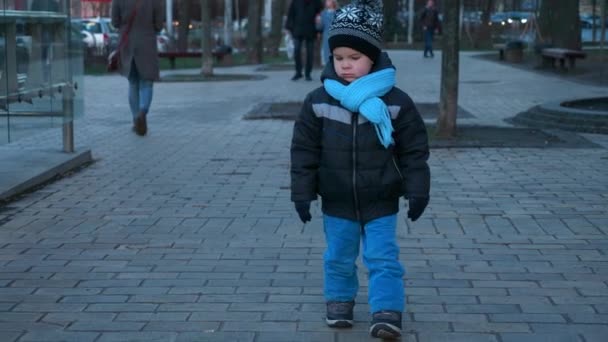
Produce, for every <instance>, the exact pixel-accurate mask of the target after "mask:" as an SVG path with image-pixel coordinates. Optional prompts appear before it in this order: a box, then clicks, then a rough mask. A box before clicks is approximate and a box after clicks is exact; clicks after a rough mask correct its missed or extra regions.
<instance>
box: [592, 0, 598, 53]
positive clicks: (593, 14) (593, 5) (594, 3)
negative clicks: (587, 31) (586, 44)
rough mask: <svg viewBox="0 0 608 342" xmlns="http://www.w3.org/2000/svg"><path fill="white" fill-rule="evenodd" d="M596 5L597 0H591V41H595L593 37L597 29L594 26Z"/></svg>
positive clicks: (595, 35)
mask: <svg viewBox="0 0 608 342" xmlns="http://www.w3.org/2000/svg"><path fill="white" fill-rule="evenodd" d="M596 6H597V0H591V42H593V43H595V38H596V37H597V29H596V28H595V15H596V13H597V12H596V10H595V7H596Z"/></svg>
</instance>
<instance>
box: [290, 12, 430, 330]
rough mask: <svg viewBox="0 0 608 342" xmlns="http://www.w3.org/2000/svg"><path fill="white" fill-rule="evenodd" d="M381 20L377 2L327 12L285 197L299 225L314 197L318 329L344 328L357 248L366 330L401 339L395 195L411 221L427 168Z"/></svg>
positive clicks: (424, 145)
mask: <svg viewBox="0 0 608 342" xmlns="http://www.w3.org/2000/svg"><path fill="white" fill-rule="evenodd" d="M382 13H383V12H382V2H381V1H380V0H359V1H357V0H355V1H353V3H352V4H349V5H347V6H345V7H342V8H340V9H338V10H337V11H336V17H335V19H334V21H333V23H332V25H331V28H330V31H329V46H330V48H331V49H332V50H331V51H332V56H333V58H332V60H330V62H329V64H328V65H327V66H326V67H325V69H324V70H323V74H322V75H321V81H322V82H323V86H322V87H319V88H317V89H315V90H313V91H312V92H311V93H309V94H308V96H307V97H306V99H305V101H304V104H303V106H302V110H301V112H300V115H299V117H298V119H297V121H296V123H295V125H294V131H293V138H292V144H291V200H292V201H293V202H294V203H295V208H296V211H297V212H298V215H299V217H300V219H301V220H302V222H304V223H306V222H308V221H310V220H311V219H312V216H311V214H310V204H311V202H312V201H314V200H316V199H317V196H318V195H320V196H321V199H322V211H323V215H324V216H323V224H324V231H325V239H326V242H327V249H326V251H325V254H324V257H323V261H324V291H323V293H324V297H325V300H326V305H327V315H326V318H325V320H326V323H327V325H329V326H330V327H351V326H352V325H353V309H354V306H355V297H356V295H357V291H358V290H359V283H358V278H357V267H356V264H355V261H356V259H357V257H358V255H359V246H360V244H361V243H362V245H363V262H364V264H365V265H366V267H367V269H368V271H369V305H370V311H371V314H372V322H371V326H370V330H369V331H370V334H371V335H372V336H373V337H379V338H388V339H390V338H398V337H399V336H400V335H401V321H402V312H403V310H404V306H405V293H404V291H405V290H404V283H403V274H404V270H403V267H402V266H401V263H400V262H399V247H398V245H397V238H396V229H397V220H398V219H397V213H398V212H399V198H400V197H401V196H405V197H406V198H407V199H408V201H409V210H408V213H407V215H408V217H409V218H410V219H411V220H412V221H416V220H417V219H418V218H419V217H420V216H421V215H422V213H423V212H424V210H425V208H426V206H427V204H428V202H429V191H430V171H429V166H428V164H427V159H428V157H429V146H428V137H427V133H426V128H425V125H424V121H423V120H422V117H421V116H420V114H419V113H418V111H417V109H416V107H415V105H414V102H413V101H412V99H411V98H410V97H409V96H408V95H407V94H406V93H405V92H403V91H402V90H400V89H399V88H397V87H396V86H395V67H394V66H393V64H392V62H391V60H390V58H389V57H388V54H386V53H384V52H382V51H381V44H382V32H383V22H384V17H383V14H382Z"/></svg>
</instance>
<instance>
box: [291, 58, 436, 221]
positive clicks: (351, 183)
mask: <svg viewBox="0 0 608 342" xmlns="http://www.w3.org/2000/svg"><path fill="white" fill-rule="evenodd" d="M384 68H394V67H393V65H392V62H391V61H390V59H389V57H388V55H387V54H386V53H382V54H381V56H380V57H379V58H378V60H377V62H376V64H375V66H374V68H373V69H372V72H375V71H378V70H381V69H384ZM326 78H330V79H336V80H338V81H340V82H343V83H344V81H343V80H341V79H340V78H339V77H338V76H337V75H336V73H335V71H334V67H333V62H330V63H328V64H327V66H326V68H325V70H324V71H323V74H322V76H321V79H322V80H324V79H326ZM382 100H383V101H384V102H385V103H386V104H387V106H388V108H389V111H390V112H391V115H392V118H393V120H392V124H393V128H394V132H393V139H394V140H395V144H393V145H391V146H389V148H388V149H387V148H384V146H382V144H381V143H380V141H379V140H378V137H377V135H376V131H375V129H374V127H373V125H372V124H371V123H370V122H369V121H367V119H365V118H364V117H363V116H362V115H360V114H359V113H351V112H349V111H348V110H346V109H344V108H343V107H342V106H341V105H340V103H339V101H337V100H336V99H334V98H332V97H331V96H330V95H329V94H328V93H327V92H326V91H325V88H323V87H319V88H317V89H316V90H313V91H312V92H311V93H309V94H308V96H307V97H306V100H305V101H304V105H303V107H302V110H301V112H300V114H299V117H298V119H297V121H296V123H295V125H294V130H293V138H292V145H291V200H292V201H294V202H298V201H313V200H316V199H317V194H318V195H320V196H321V198H322V208H323V213H324V214H327V215H330V216H335V217H340V218H345V219H349V220H352V221H358V222H360V223H361V224H365V223H367V222H369V221H371V220H374V219H377V218H380V217H383V216H387V215H392V214H396V213H397V212H398V211H399V197H400V196H402V195H405V196H406V197H428V196H429V190H430V171H429V167H428V164H427V160H428V157H429V147H428V137H427V133H426V128H425V125H424V121H423V120H422V118H421V117H420V114H419V113H418V111H417V109H416V107H415V105H414V103H413V102H412V99H411V98H410V97H409V96H408V95H407V94H406V93H404V92H403V91H401V90H400V89H398V88H396V87H394V88H393V89H392V90H391V91H389V92H388V93H387V94H386V95H385V96H383V97H382Z"/></svg>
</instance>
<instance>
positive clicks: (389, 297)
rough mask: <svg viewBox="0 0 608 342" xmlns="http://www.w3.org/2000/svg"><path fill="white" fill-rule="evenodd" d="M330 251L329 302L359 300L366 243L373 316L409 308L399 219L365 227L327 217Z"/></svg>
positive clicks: (326, 259)
mask: <svg viewBox="0 0 608 342" xmlns="http://www.w3.org/2000/svg"><path fill="white" fill-rule="evenodd" d="M323 223H324V230H325V239H326V241H327V250H326V251H325V255H324V257H323V261H324V269H325V281H324V295H325V299H326V300H327V301H341V302H346V301H351V300H354V299H355V297H356V296H357V290H358V289H359V281H358V279H357V266H356V265H355V260H357V256H358V255H359V245H360V244H361V241H362V242H363V263H364V264H365V266H366V267H367V269H368V271H369V305H370V309H371V312H372V313H374V312H377V311H381V310H392V311H399V312H402V311H403V310H404V306H405V289H404V287H403V274H404V270H403V267H402V266H401V264H400V263H399V247H398V246H397V241H396V227H397V215H391V216H385V217H381V218H379V219H376V220H373V221H371V222H369V223H367V224H366V225H365V227H363V229H362V227H361V225H360V224H359V223H358V222H355V221H350V220H345V219H341V218H337V217H332V216H327V215H325V216H324V217H323Z"/></svg>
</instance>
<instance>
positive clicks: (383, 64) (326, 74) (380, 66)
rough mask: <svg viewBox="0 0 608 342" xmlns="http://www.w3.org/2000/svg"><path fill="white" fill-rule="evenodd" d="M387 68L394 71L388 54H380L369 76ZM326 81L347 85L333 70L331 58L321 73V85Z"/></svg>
mask: <svg viewBox="0 0 608 342" xmlns="http://www.w3.org/2000/svg"><path fill="white" fill-rule="evenodd" d="M388 68H393V69H395V66H394V65H393V62H392V61H391V59H390V57H389V56H388V53H386V52H381V53H380V56H378V59H377V60H376V63H374V66H372V70H371V71H370V74H371V73H373V72H378V71H380V70H384V69H388ZM326 79H330V80H336V81H339V82H341V83H343V84H348V82H346V81H345V80H343V79H342V78H340V76H338V74H336V69H335V68H334V60H333V58H331V59H330V60H329V63H327V64H325V69H323V72H322V73H321V83H323V81H325V80H326Z"/></svg>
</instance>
